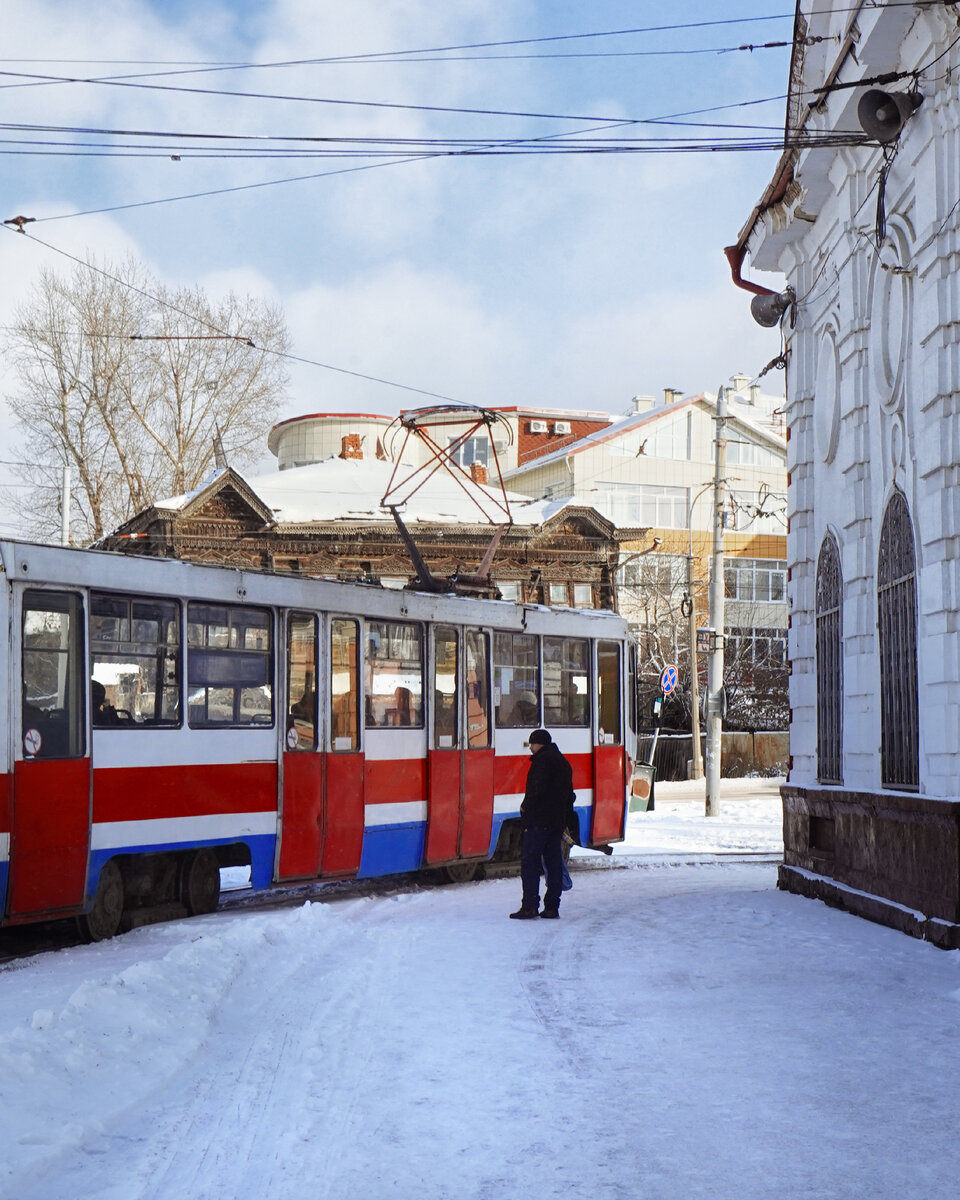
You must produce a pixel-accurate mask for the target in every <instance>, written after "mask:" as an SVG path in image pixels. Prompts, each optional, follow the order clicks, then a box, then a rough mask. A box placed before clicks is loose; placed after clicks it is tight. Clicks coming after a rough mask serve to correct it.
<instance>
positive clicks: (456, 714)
mask: <svg viewBox="0 0 960 1200" xmlns="http://www.w3.org/2000/svg"><path fill="white" fill-rule="evenodd" d="M489 642H490V638H489V635H488V634H486V633H483V632H481V631H480V630H476V629H468V630H466V631H464V632H463V633H462V634H461V632H460V631H459V630H457V629H453V628H451V627H449V626H437V627H436V628H435V629H434V631H433V693H432V700H433V703H432V706H431V720H432V723H433V731H432V732H433V736H432V747H431V749H430V750H429V751H428V781H427V787H428V803H427V841H426V849H425V852H424V860H425V861H426V862H427V863H442V862H450V861H452V860H454V859H457V858H479V857H481V856H486V855H487V853H488V852H489V849H490V834H491V830H492V826H493V765H494V763H493V747H492V744H491V726H490V666H489V663H490V647H489Z"/></svg>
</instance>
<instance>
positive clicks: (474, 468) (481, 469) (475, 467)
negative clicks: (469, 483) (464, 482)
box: [470, 462, 487, 484]
mask: <svg viewBox="0 0 960 1200" xmlns="http://www.w3.org/2000/svg"><path fill="white" fill-rule="evenodd" d="M470 478H471V479H472V480H473V482H474V483H483V484H485V483H486V482H487V468H486V467H485V466H484V465H483V463H482V462H472V463H471V464H470Z"/></svg>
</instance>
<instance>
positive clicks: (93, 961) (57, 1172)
mask: <svg viewBox="0 0 960 1200" xmlns="http://www.w3.org/2000/svg"><path fill="white" fill-rule="evenodd" d="M776 783H777V781H764V784H765V785H766V786H765V788H764V789H763V790H753V791H749V790H747V791H746V793H745V798H744V799H736V798H733V797H734V796H735V795H736V794H738V791H739V789H740V788H742V786H743V785H742V784H741V783H740V781H734V780H724V798H723V799H722V800H721V806H720V807H721V812H720V816H719V817H713V818H709V819H707V818H705V817H703V815H702V802H701V803H697V802H696V801H694V800H692V799H690V785H687V784H678V785H670V784H667V785H658V789H657V791H658V795H657V808H656V810H655V811H654V812H652V813H635V814H632V815H631V817H630V820H629V826H628V841H627V844H626V845H625V846H624V847H623V848H622V852H621V853H618V854H615V855H614V856H613V858H611V859H608V858H605V857H603V856H602V855H599V854H596V853H592V854H587V855H584V856H583V857H581V858H577V859H575V860H574V863H573V872H572V876H573V888H572V890H571V891H570V892H567V893H565V894H564V899H563V902H562V904H561V909H560V912H561V919H560V920H559V921H522V922H521V921H510V920H507V919H506V918H507V914H508V913H509V912H510V911H511V910H512V909H513V908H514V907H516V905H517V904H518V902H519V899H520V888H519V881H518V880H517V879H500V880H490V881H484V882H478V883H471V884H466V885H459V886H456V887H443V888H437V887H434V888H422V887H421V888H414V889H412V890H409V889H407V890H401V891H399V892H397V893H394V894H390V895H380V896H370V897H365V898H352V899H340V900H333V901H330V902H327V903H297V904H295V905H294V906H292V907H286V908H279V909H274V910H260V911H257V910H252V909H249V908H244V907H242V906H240V905H236V906H233V907H228V908H226V909H225V910H224V911H221V912H220V913H218V914H214V915H211V916H208V917H200V918H194V919H193V920H188V921H175V922H169V923H167V924H162V925H154V926H149V927H146V928H141V929H138V930H134V931H133V932H132V933H129V934H126V935H124V936H123V937H120V938H115V939H113V940H112V941H109V942H101V943H99V944H97V945H93V946H83V947H74V948H70V949H62V950H59V951H56V952H53V953H47V954H44V955H37V956H34V957H32V958H26V959H23V958H21V959H17V960H14V961H12V962H9V963H6V964H5V965H3V966H2V967H0V1106H2V1111H3V1113H4V1126H3V1129H4V1151H3V1155H2V1157H0V1196H3V1197H11V1198H12V1197H16V1198H17V1200H61V1198H62V1197H64V1196H77V1197H88V1196H96V1197H98V1198H99V1200H169V1198H170V1197H181V1196H183V1197H190V1200H241V1198H244V1200H245V1198H247V1197H250V1196H257V1197H261V1198H262V1200H288V1198H289V1197H291V1196H302V1195H310V1196H316V1197H318V1198H329V1200H339V1198H341V1197H347V1196H362V1197H364V1198H365V1200H397V1198H398V1197H414V1196H415V1197H419V1198H421V1200H526V1197H528V1196H537V1197H541V1198H543V1200H552V1198H557V1200H689V1198H690V1197H701V1196H703V1197H705V1196H711V1197H715V1198H717V1200H769V1197H771V1196H784V1197H790V1200H823V1197H825V1196H829V1197H830V1198H831V1200H863V1197H870V1198H871V1200H903V1197H911V1198H913V1197H923V1200H954V1198H955V1196H956V1189H957V1182H956V1181H957V1174H958V1171H960V1146H958V1142H957V1138H956V1137H955V1135H954V1131H955V1128H956V1113H957V1108H958V1104H960V1075H958V1072H957V1071H956V1069H955V1063H956V1061H957V1052H958V1044H957V1043H958V1033H957V1028H958V1022H957V1016H958V1012H960V1007H958V1005H960V956H958V955H957V954H956V953H952V952H944V951H941V950H937V949H936V948H934V947H933V946H931V945H929V944H928V943H923V942H919V941H916V940H914V939H912V938H909V937H907V936H906V935H904V934H901V933H897V932H895V931H894V930H891V929H887V928H884V927H882V926H879V925H874V924H871V923H869V922H867V921H864V920H862V919H860V918H857V917H853V916H851V915H850V914H848V913H844V912H840V911H838V910H835V909H831V908H828V907H827V906H826V905H824V904H821V903H819V902H816V901H812V900H807V899H804V898H802V897H799V896H794V895H790V894H788V893H785V892H780V891H778V890H777V888H776V863H775V859H776V858H777V857H778V851H779V850H780V848H781V843H780V838H779V829H780V822H781V809H780V801H779V797H778V795H777V790H776ZM701 786H702V785H701ZM684 797H686V798H684ZM718 850H728V851H730V850H734V851H738V852H739V853H737V854H734V855H732V856H730V857H725V858H716V857H712V854H713V852H715V851H718ZM751 851H754V852H756V851H759V852H767V853H761V854H760V855H759V856H758V858H756V859H753V860H751V859H750V857H749V853H750V852H751ZM744 852H746V853H744ZM233 898H234V900H238V899H242V893H235V894H234V897H233ZM9 936H10V935H9V934H5V935H4V937H5V938H6V937H9Z"/></svg>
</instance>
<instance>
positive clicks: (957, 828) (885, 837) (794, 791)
mask: <svg viewBox="0 0 960 1200" xmlns="http://www.w3.org/2000/svg"><path fill="white" fill-rule="evenodd" d="M781 795H782V796H783V862H784V870H783V871H782V872H781V881H780V883H781V887H785V888H786V889H787V890H790V891H797V892H800V893H801V894H804V895H818V894H819V893H820V892H824V894H823V895H819V898H821V899H828V896H827V894H826V892H829V893H830V895H829V900H828V902H831V903H837V904H839V905H840V906H841V907H844V908H848V909H850V911H861V910H862V909H863V908H864V906H865V905H866V906H867V907H870V905H869V904H867V902H868V901H871V900H872V901H875V902H877V904H875V905H874V906H873V908H874V909H875V912H876V914H878V915H875V913H874V912H873V911H871V912H865V911H864V912H861V915H865V916H870V917H871V919H873V920H883V921H884V923H885V924H891V925H894V926H895V927H896V928H903V929H904V931H905V932H909V933H914V934H915V935H916V936H928V933H926V932H919V931H920V930H921V929H922V927H923V926H924V925H925V924H926V923H928V922H930V921H934V922H938V923H945V924H946V925H949V926H953V927H956V928H957V929H960V799H935V798H933V797H929V796H922V795H913V794H909V793H903V792H864V791H847V790H845V789H843V788H803V787H794V786H791V785H789V784H787V785H786V786H785V787H783V788H782V789H781ZM792 868H793V870H792ZM817 879H819V880H821V881H822V883H823V886H821V885H816V886H815V884H814V882H813V881H814V880H817ZM830 880H832V881H835V883H836V884H837V885H839V886H838V887H836V888H833V889H832V890H831V889H830V887H829V886H828V885H827V883H826V881H830ZM825 889H826V890H825ZM850 891H853V892H857V893H862V894H863V895H862V897H861V899H862V901H863V903H861V902H860V900H858V899H857V898H856V897H853V896H851V895H850V894H849V893H850ZM883 902H887V903H886V904H884V903H883ZM891 906H893V907H894V908H897V907H899V908H901V909H904V910H909V915H910V920H907V919H906V918H905V917H903V915H902V914H901V915H900V916H897V914H896V913H895V912H891V911H890V909H891ZM884 913H886V916H885V915H884ZM911 925H912V926H914V927H908V926H911ZM933 940H937V939H936V938H935V939H933ZM941 940H942V939H941ZM948 940H949V939H948Z"/></svg>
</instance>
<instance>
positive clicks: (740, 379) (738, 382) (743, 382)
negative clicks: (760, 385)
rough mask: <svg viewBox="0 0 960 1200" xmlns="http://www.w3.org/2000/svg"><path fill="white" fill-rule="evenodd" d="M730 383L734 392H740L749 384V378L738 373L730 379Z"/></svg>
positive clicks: (740, 372)
mask: <svg viewBox="0 0 960 1200" xmlns="http://www.w3.org/2000/svg"><path fill="white" fill-rule="evenodd" d="M730 382H731V383H732V384H733V390H734V391H735V392H742V391H743V390H744V389H745V388H746V386H747V384H748V383H749V382H750V376H749V375H744V373H743V372H742V371H738V372H737V374H736V375H732V376H731V377H730Z"/></svg>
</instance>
